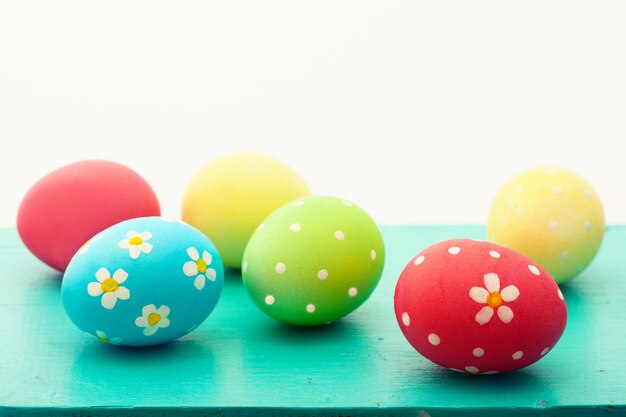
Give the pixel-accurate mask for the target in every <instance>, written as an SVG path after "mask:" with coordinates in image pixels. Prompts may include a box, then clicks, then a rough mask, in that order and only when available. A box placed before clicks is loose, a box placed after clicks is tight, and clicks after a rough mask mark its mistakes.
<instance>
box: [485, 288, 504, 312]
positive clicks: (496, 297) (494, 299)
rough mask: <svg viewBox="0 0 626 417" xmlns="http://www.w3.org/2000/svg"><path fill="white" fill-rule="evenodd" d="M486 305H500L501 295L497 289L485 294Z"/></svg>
mask: <svg viewBox="0 0 626 417" xmlns="http://www.w3.org/2000/svg"><path fill="white" fill-rule="evenodd" d="M487 305H488V306H489V307H491V308H498V307H500V306H501V305H502V296H501V295H500V293H499V292H498V291H494V292H492V293H491V294H489V295H488V296H487Z"/></svg>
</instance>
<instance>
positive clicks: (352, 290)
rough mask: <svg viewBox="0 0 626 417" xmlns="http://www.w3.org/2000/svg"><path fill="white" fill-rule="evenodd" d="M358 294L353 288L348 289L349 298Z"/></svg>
mask: <svg viewBox="0 0 626 417" xmlns="http://www.w3.org/2000/svg"><path fill="white" fill-rule="evenodd" d="M358 292H359V291H358V290H357V289H356V288H355V287H352V288H350V289H349V290H348V295H349V296H350V297H355V296H356V295H357V293H358Z"/></svg>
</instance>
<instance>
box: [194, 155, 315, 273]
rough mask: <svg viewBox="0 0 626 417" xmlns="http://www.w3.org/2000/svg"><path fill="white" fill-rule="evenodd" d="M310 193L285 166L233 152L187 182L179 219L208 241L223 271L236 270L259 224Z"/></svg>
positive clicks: (270, 159) (206, 167)
mask: <svg viewBox="0 0 626 417" xmlns="http://www.w3.org/2000/svg"><path fill="white" fill-rule="evenodd" d="M309 194H310V191H309V188H308V186H307V184H306V183H305V182H304V180H303V179H302V178H301V177H300V176H299V175H298V174H297V173H296V172H295V171H294V170H292V169H291V168H290V167H288V166H287V165H285V164H284V163H282V162H280V161H278V160H276V159H274V158H271V157H268V156H265V155H260V154H255V153H238V154H233V155H228V156H225V157H222V158H219V159H217V160H215V161H213V162H211V163H209V164H208V165H206V166H205V167H204V168H202V169H201V170H200V171H199V172H198V173H197V174H196V175H195V176H194V177H193V178H192V180H191V181H190V182H189V184H188V186H187V189H186V191H185V195H184V198H183V209H182V218H183V220H184V221H185V222H187V223H189V224H190V225H192V226H194V227H196V228H197V229H200V230H201V231H202V232H203V233H204V234H205V235H207V236H208V237H209V238H210V239H211V241H212V242H213V243H214V244H215V246H217V249H218V250H219V252H220V254H221V256H222V259H223V261H224V265H225V266H227V267H229V268H241V259H242V257H243V252H244V249H245V248H246V244H247V243H248V240H249V239H250V236H252V233H253V232H254V231H255V230H256V228H257V227H258V226H259V225H260V224H261V222H262V221H263V219H265V218H266V217H267V216H269V215H270V214H271V213H272V212H273V211H274V210H276V209H277V208H278V207H281V206H282V205H283V204H285V203H287V202H289V201H291V200H295V199H297V198H300V197H303V196H306V195H309Z"/></svg>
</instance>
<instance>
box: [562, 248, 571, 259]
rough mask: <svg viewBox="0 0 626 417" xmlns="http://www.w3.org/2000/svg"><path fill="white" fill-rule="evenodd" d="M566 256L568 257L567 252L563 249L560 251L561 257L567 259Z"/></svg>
mask: <svg viewBox="0 0 626 417" xmlns="http://www.w3.org/2000/svg"><path fill="white" fill-rule="evenodd" d="M567 258H569V252H568V251H566V250H564V251H563V252H561V259H563V260H564V261H567Z"/></svg>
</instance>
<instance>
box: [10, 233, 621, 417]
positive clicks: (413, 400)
mask: <svg viewBox="0 0 626 417" xmlns="http://www.w3.org/2000/svg"><path fill="white" fill-rule="evenodd" d="M383 234H384V237H385V243H386V248H387V263H386V266H385V271H384V275H383V277H382V279H381V282H380V285H379V287H378V288H377V290H376V291H375V292H374V295H373V296H372V297H371V298H370V300H368V301H367V302H366V303H365V304H364V305H363V306H362V307H361V308H360V309H358V310H357V311H356V312H354V313H353V314H351V315H350V316H348V317H346V318H345V319H343V320H341V321H339V322H337V323H334V324H332V325H329V326H325V327H319V328H295V327H289V326H286V325H283V324H280V323H278V322H275V321H273V320H272V319H270V318H269V317H267V316H265V315H263V314H262V313H261V312H260V311H258V310H257V309H256V308H255V307H254V305H253V304H252V302H251V301H250V300H249V299H248V297H247V295H246V293H245V291H244V289H243V287H242V285H241V281H240V276H239V274H238V273H237V272H230V273H229V274H228V276H227V279H226V285H225V289H224V294H223V295H222V299H221V300H220V302H219V303H218V306H217V308H216V310H215V311H214V313H213V314H212V315H211V316H210V317H209V318H208V320H207V321H205V322H204V324H203V325H201V326H200V327H199V328H198V329H197V330H196V331H194V332H193V333H191V334H189V335H187V336H185V337H184V338H182V339H180V340H178V341H176V342H173V343H170V344H167V345H163V346H158V347H153V348H142V349H138V348H121V347H116V346H111V345H106V344H103V343H101V342H99V341H97V340H96V339H94V338H92V337H89V336H87V335H85V334H82V333H81V332H80V331H78V330H77V329H76V328H75V327H74V326H73V325H72V324H71V323H70V321H69V319H68V318H67V317H66V315H65V313H64V311H63V307H62V305H61V298H60V279H61V277H60V276H59V275H58V274H57V273H55V272H53V271H52V270H50V269H48V268H47V267H45V266H44V265H43V264H41V263H40V262H38V261H37V260H36V259H35V258H34V257H33V256H32V255H30V254H29V253H28V252H27V251H26V249H25V248H24V247H23V245H22V244H21V243H20V241H19V239H18V237H17V234H16V233H15V231H14V230H12V229H2V230H0V416H14V415H15V416H21V415H41V416H56V415H71V416H82V415H94V416H111V415H115V416H149V415H161V416H178V415H192V416H202V415H221V416H249V415H256V416H289V415H298V416H348V415H363V416H381V415H394V416H413V417H415V416H419V417H426V416H433V417H435V416H452V415H454V416H458V415H468V416H484V415H511V416H522V415H542V416H565V415H585V416H596V415H612V416H615V415H626V227H624V226H612V227H609V229H608V231H607V234H606V237H605V242H604V245H603V247H602V249H601V251H600V253H599V255H598V258H597V259H596V260H595V261H594V263H593V264H592V265H591V267H590V268H589V269H588V270H587V271H586V272H584V273H583V275H582V276H580V277H578V278H577V279H575V280H574V281H572V282H571V283H570V284H569V285H567V286H565V287H563V293H564V295H565V298H566V301H567V304H568V309H569V322H568V325H567V328H566V330H565V334H564V335H563V338H562V339H561V342H560V343H559V344H558V345H557V346H556V347H555V349H554V350H553V351H552V352H550V353H549V354H548V355H547V356H546V357H545V358H544V359H542V360H541V361H539V362H537V363H536V364H534V365H532V366H530V367H528V368H526V369H524V370H521V371H518V372H514V373H510V374H506V375H489V376H470V375H463V374H457V373H454V372H452V371H447V370H445V369H442V368H439V367H438V366H436V365H434V364H432V363H430V362H429V361H427V360H426V359H424V358H423V357H421V356H420V355H419V354H418V353H417V352H415V351H414V350H413V349H412V348H411V346H410V345H409V344H408V342H406V340H405V339H404V338H403V336H402V334H401V333H400V330H399V328H398V326H397V324H396V322H395V318H394V314H393V301H392V300H393V289H394V286H395V282H396V279H397V276H398V275H399V273H400V271H401V270H402V269H403V268H404V266H405V264H406V263H407V262H408V261H409V260H410V259H411V257H412V256H413V255H414V254H415V253H417V252H418V251H419V250H421V249H423V248H424V247H426V246H427V245H429V244H432V243H435V242H437V241H440V240H443V239H447V238H452V237H470V238H484V237H485V229H484V227H482V226H396V227H383Z"/></svg>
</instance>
